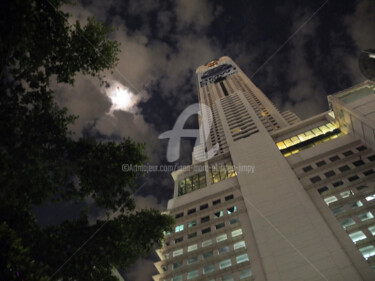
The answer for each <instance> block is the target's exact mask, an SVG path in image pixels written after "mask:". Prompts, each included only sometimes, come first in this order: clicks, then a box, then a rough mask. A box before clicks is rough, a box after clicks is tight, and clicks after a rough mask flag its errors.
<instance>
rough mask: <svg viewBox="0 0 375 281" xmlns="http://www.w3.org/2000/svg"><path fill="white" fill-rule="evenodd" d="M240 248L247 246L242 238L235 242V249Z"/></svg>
mask: <svg viewBox="0 0 375 281" xmlns="http://www.w3.org/2000/svg"><path fill="white" fill-rule="evenodd" d="M240 248H246V244H245V241H243V240H242V241H238V242H236V243H234V244H233V249H234V250H237V249H240Z"/></svg>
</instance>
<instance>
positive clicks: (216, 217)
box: [213, 211, 224, 219]
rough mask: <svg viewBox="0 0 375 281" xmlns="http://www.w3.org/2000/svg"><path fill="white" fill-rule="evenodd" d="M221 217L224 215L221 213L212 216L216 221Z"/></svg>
mask: <svg viewBox="0 0 375 281" xmlns="http://www.w3.org/2000/svg"><path fill="white" fill-rule="evenodd" d="M223 215H224V213H223V211H219V212H216V213H214V215H213V216H214V219H218V218H220V217H221V216H223Z"/></svg>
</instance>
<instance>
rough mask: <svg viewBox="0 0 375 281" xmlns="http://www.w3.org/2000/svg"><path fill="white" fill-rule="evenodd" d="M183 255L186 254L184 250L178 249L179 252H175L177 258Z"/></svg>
mask: <svg viewBox="0 0 375 281" xmlns="http://www.w3.org/2000/svg"><path fill="white" fill-rule="evenodd" d="M183 253H184V249H178V250H176V251H174V252H173V256H174V257H177V256H179V255H182V254H183Z"/></svg>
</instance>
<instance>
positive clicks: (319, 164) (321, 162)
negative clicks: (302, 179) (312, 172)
mask: <svg viewBox="0 0 375 281" xmlns="http://www.w3.org/2000/svg"><path fill="white" fill-rule="evenodd" d="M325 164H327V163H326V161H324V160H322V161H319V162H316V166H318V167H321V166H324V165H325Z"/></svg>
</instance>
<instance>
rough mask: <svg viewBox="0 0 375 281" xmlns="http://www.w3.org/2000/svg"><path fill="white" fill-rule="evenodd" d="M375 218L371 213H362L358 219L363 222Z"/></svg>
mask: <svg viewBox="0 0 375 281" xmlns="http://www.w3.org/2000/svg"><path fill="white" fill-rule="evenodd" d="M373 217H374V216H373V215H372V214H371V213H370V212H366V213H362V214H359V215H358V218H359V219H360V220H361V221H365V220H369V219H372V218H373Z"/></svg>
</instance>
